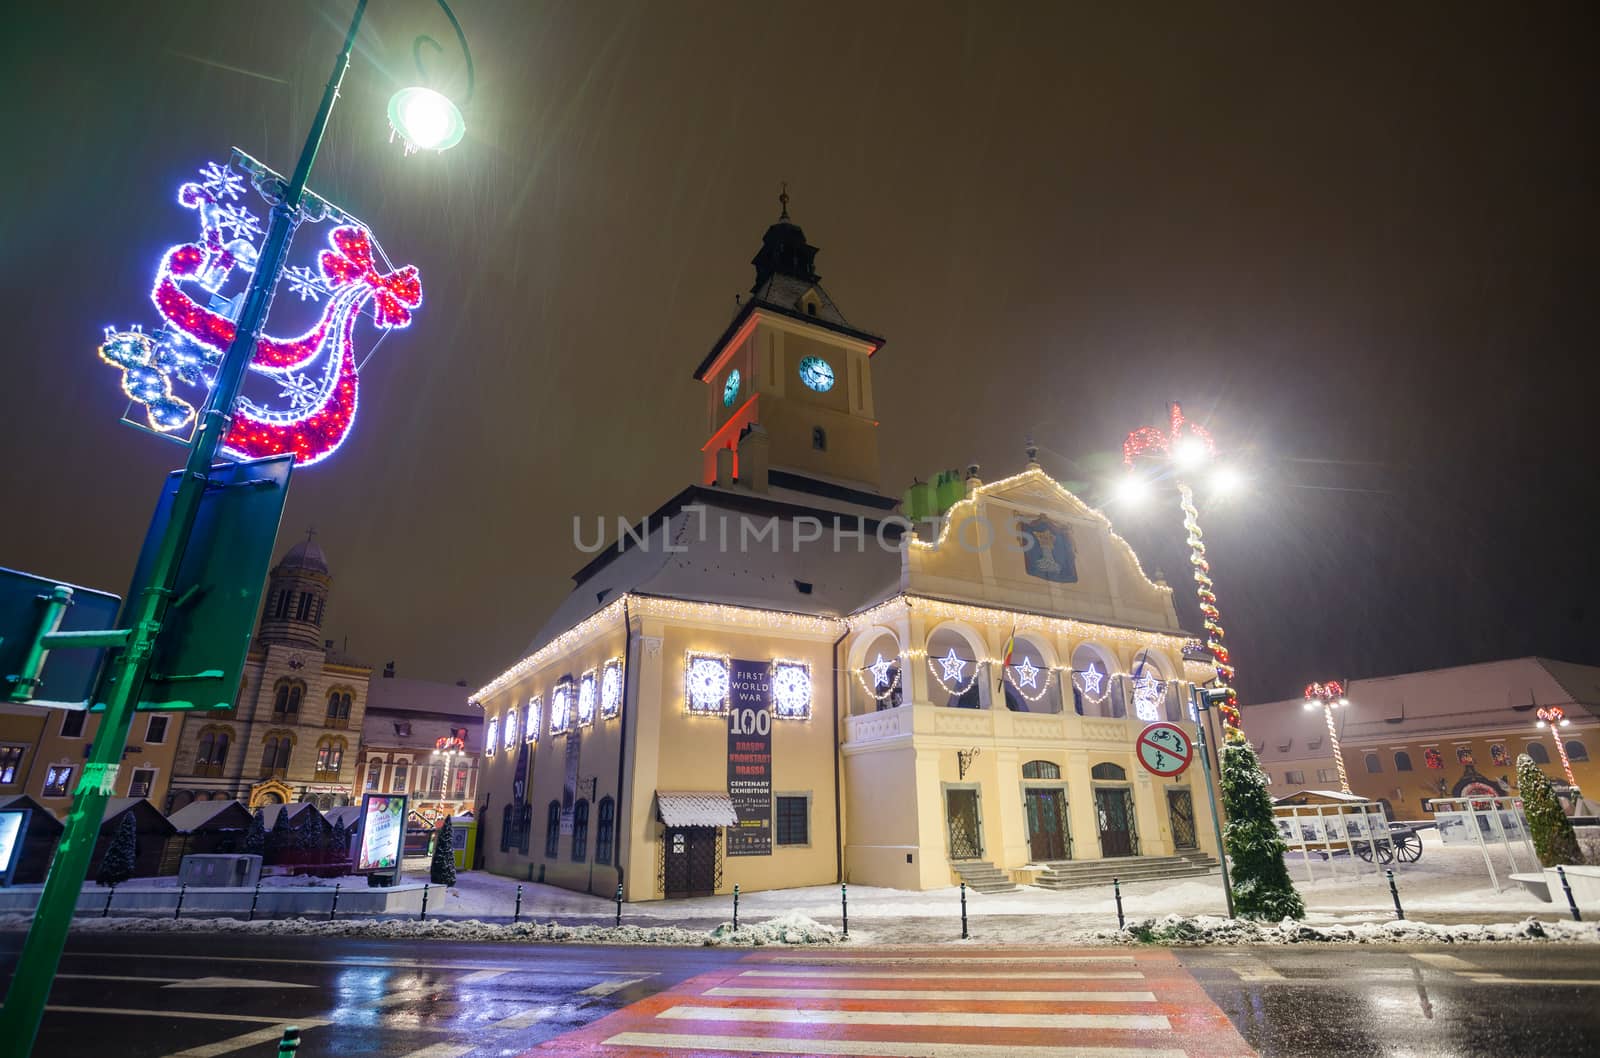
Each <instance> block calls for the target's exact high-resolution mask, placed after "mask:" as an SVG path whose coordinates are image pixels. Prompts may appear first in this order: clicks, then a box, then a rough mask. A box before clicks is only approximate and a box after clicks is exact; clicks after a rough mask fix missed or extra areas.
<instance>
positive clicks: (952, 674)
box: [939, 647, 967, 680]
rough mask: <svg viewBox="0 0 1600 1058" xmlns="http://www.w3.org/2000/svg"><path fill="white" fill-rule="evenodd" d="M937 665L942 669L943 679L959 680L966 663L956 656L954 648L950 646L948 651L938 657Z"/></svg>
mask: <svg viewBox="0 0 1600 1058" xmlns="http://www.w3.org/2000/svg"><path fill="white" fill-rule="evenodd" d="M939 667H940V668H941V669H943V670H944V673H943V678H944V679H947V680H959V679H961V674H962V673H963V672H965V671H966V668H967V663H966V661H965V660H963V659H962V658H958V657H956V648H955V647H951V648H950V652H949V653H948V654H946V655H945V656H944V657H942V658H940V659H939Z"/></svg>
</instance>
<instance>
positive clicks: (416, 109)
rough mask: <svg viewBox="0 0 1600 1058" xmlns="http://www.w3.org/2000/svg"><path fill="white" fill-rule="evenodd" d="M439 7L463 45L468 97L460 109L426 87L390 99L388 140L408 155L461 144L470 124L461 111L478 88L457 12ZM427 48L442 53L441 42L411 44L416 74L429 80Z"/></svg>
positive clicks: (430, 40) (441, 2)
mask: <svg viewBox="0 0 1600 1058" xmlns="http://www.w3.org/2000/svg"><path fill="white" fill-rule="evenodd" d="M438 2H439V7H440V9H441V10H443V11H444V17H446V18H448V19H449V20H450V26H451V28H453V29H454V30H455V31H456V40H457V42H459V43H460V45H461V55H462V57H463V58H464V59H465V60H466V63H467V95H466V98H464V99H463V100H461V106H457V105H456V103H455V100H453V99H451V98H450V97H449V96H447V95H445V94H444V93H443V92H439V91H436V90H434V89H432V88H429V87H428V86H427V85H425V84H423V85H411V86H410V87H407V88H402V89H400V91H398V92H396V93H395V94H394V95H393V96H391V97H390V98H389V138H390V139H391V140H392V139H394V138H395V137H396V136H399V137H400V139H401V140H402V141H403V142H404V143H405V145H406V153H407V154H410V153H411V152H412V151H447V150H449V149H450V148H451V147H454V146H455V145H456V144H458V143H460V142H461V138H462V137H463V136H465V135H466V134H467V123H466V120H465V119H464V118H462V116H461V107H464V106H466V105H467V104H469V103H471V102H472V93H473V91H474V89H475V88H476V87H477V77H476V74H475V73H474V72H473V68H472V52H471V50H470V49H468V47H467V35H466V34H465V33H463V32H462V31H461V23H460V22H457V21H456V16H455V12H453V11H451V10H450V5H449V4H446V3H445V2H444V0H438ZM424 44H426V45H428V46H429V47H431V48H432V49H433V50H434V51H437V52H443V51H444V48H442V47H440V45H439V42H438V41H436V40H434V39H433V38H432V37H429V36H426V35H424V36H420V37H418V38H417V39H416V40H414V41H412V43H411V58H412V61H413V62H415V63H416V65H417V73H418V74H419V75H420V76H421V77H422V78H423V80H427V79H428V71H427V70H426V69H424V68H423V65H422V46H423V45H424Z"/></svg>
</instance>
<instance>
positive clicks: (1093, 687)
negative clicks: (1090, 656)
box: [1078, 661, 1106, 701]
mask: <svg viewBox="0 0 1600 1058" xmlns="http://www.w3.org/2000/svg"><path fill="white" fill-rule="evenodd" d="M1105 678H1106V674H1105V673H1103V672H1101V671H1100V670H1099V669H1098V668H1096V667H1095V663H1094V662H1092V661H1091V662H1089V667H1088V668H1086V669H1084V670H1083V671H1082V672H1079V673H1078V687H1079V690H1081V691H1083V693H1084V694H1087V695H1091V696H1093V697H1094V699H1095V700H1096V701H1099V700H1100V699H1101V698H1103V697H1104V695H1102V694H1101V693H1100V684H1101V682H1102V681H1103V680H1104V679H1105Z"/></svg>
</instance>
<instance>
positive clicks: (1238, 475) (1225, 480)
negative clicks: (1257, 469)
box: [1211, 466, 1247, 496]
mask: <svg viewBox="0 0 1600 1058" xmlns="http://www.w3.org/2000/svg"><path fill="white" fill-rule="evenodd" d="M1246 483H1247V482H1246V480H1245V476H1244V474H1243V472H1241V471H1240V470H1239V468H1238V467H1227V466H1224V467H1218V468H1217V469H1216V471H1215V472H1214V473H1213V474H1212V475H1211V490H1212V491H1213V492H1215V493H1216V494H1217V495H1219V496H1229V495H1232V494H1233V493H1236V492H1240V491H1242V490H1243V489H1244V487H1245V485H1246Z"/></svg>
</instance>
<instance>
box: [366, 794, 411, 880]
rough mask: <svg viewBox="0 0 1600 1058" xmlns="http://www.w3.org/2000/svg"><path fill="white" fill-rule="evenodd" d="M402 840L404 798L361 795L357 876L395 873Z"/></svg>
mask: <svg viewBox="0 0 1600 1058" xmlns="http://www.w3.org/2000/svg"><path fill="white" fill-rule="evenodd" d="M405 836H406V798H405V795H404V794H395V795H389V794H363V795H362V798H361V840H360V842H359V843H358V844H357V846H356V872H357V873H361V872H369V873H371V872H383V871H396V872H398V871H399V869H400V847H401V842H402V841H404V840H405Z"/></svg>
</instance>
